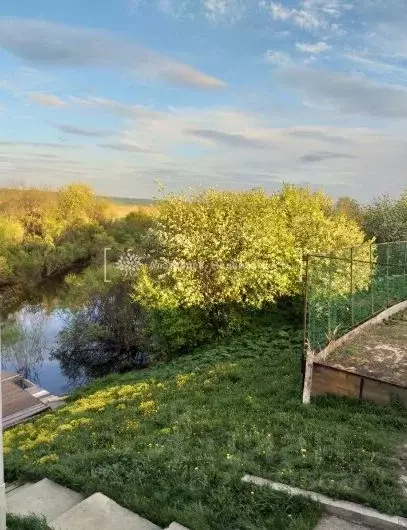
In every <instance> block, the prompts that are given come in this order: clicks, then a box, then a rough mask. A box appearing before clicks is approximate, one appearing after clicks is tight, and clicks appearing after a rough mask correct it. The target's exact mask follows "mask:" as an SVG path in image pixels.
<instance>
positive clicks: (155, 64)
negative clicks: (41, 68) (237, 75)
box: [0, 17, 225, 90]
mask: <svg viewBox="0 0 407 530" xmlns="http://www.w3.org/2000/svg"><path fill="white" fill-rule="evenodd" d="M0 48H3V49H5V50H7V51H8V52H9V53H11V54H13V55H15V56H17V57H20V58H21V59H24V60H26V61H29V62H31V63H34V64H37V65H40V64H42V65H47V66H54V67H70V68H78V67H84V66H87V67H109V68H113V67H114V68H118V67H122V68H128V69H129V70H133V71H137V72H141V73H142V74H144V75H147V76H151V77H157V78H161V79H163V80H165V81H167V82H168V83H172V84H175V85H182V86H189V87H195V88H200V89H206V90H208V89H219V88H222V87H224V86H225V83H224V82H223V81H221V80H220V79H217V78H215V77H212V76H210V75H207V74H204V73H202V72H200V71H199V70H196V69H195V68H193V67H191V66H188V65H186V64H182V63H179V62H176V61H173V60H172V59H170V58H168V57H165V56H162V55H159V54H158V53H156V52H154V51H152V50H149V49H147V48H143V47H142V46H140V45H137V44H135V43H133V42H131V41H125V40H121V39H119V38H117V37H116V36H115V35H114V34H112V33H110V32H108V31H105V30H97V29H85V28H77V27H71V26H66V25H62V24H57V23H54V22H49V21H46V20H37V19H24V18H13V17H2V18H0Z"/></svg>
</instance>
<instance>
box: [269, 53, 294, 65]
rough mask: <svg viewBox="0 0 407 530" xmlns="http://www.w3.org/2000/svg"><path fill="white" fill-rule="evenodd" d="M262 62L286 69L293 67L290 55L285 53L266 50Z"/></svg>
mask: <svg viewBox="0 0 407 530" xmlns="http://www.w3.org/2000/svg"><path fill="white" fill-rule="evenodd" d="M264 62H266V63H268V64H274V65H276V66H282V67H288V66H293V64H294V62H293V60H292V59H291V57H290V55H288V53H285V52H281V51H275V50H267V51H266V53H265V54H264Z"/></svg>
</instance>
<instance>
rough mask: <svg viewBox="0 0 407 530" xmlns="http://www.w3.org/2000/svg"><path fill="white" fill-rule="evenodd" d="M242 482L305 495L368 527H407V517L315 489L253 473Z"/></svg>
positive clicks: (333, 512)
mask: <svg viewBox="0 0 407 530" xmlns="http://www.w3.org/2000/svg"><path fill="white" fill-rule="evenodd" d="M242 482H247V483H249V484H256V485H257V486H267V487H269V488H271V489H273V490H274V491H281V492H283V493H285V494H287V495H292V496H300V497H305V498H307V499H311V500H313V501H315V502H317V503H319V504H320V505H321V507H322V509H323V510H324V511H325V512H327V513H329V514H330V515H334V516H336V517H338V518H340V519H345V520H346V521H351V522H353V523H358V524H362V525H363V524H364V525H367V526H368V527H369V526H371V527H372V528H376V529H378V530H401V529H403V530H405V529H407V519H405V518H404V517H398V516H392V515H387V514H384V513H380V512H378V511H377V510H373V509H372V508H367V507H366V506H362V505H361V504H356V503H355V502H348V501H337V500H335V499H331V498H330V497H327V496H326V495H321V494H320V493H315V492H314V491H306V490H302V489H300V488H294V487H292V486H288V485H287V484H281V483H279V482H273V481H272V480H267V479H264V478H261V477H255V476H253V475H245V476H244V477H243V478H242Z"/></svg>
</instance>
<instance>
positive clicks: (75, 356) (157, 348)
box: [56, 186, 365, 375]
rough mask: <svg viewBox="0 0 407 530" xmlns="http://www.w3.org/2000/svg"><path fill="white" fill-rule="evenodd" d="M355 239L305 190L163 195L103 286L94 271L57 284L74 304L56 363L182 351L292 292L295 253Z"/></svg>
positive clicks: (116, 364)
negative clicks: (66, 287)
mask: <svg viewBox="0 0 407 530" xmlns="http://www.w3.org/2000/svg"><path fill="white" fill-rule="evenodd" d="M364 239H365V235H364V233H363V231H362V229H361V228H360V226H359V225H358V223H357V222H356V221H355V220H353V219H350V218H349V217H348V216H347V215H345V214H344V213H343V212H339V211H337V209H336V206H335V204H334V203H333V202H332V201H331V200H330V199H329V197H327V196H326V195H325V194H323V193H313V192H311V191H310V190H309V189H304V188H297V187H295V186H285V187H284V188H283V189H282V190H281V191H280V192H279V193H275V194H273V195H267V194H266V193H265V192H264V191H262V190H253V191H248V192H226V191H214V190H208V191H205V192H202V193H198V194H196V195H192V196H183V195H170V196H168V197H166V198H165V199H164V200H162V201H161V202H160V203H159V204H158V205H157V208H156V212H155V215H154V217H153V218H151V220H150V222H149V223H147V224H146V226H144V227H141V232H140V238H139V240H138V244H137V245H136V246H135V248H133V250H132V252H130V253H129V252H126V253H125V254H124V256H122V257H120V254H116V255H115V256H114V258H113V257H112V261H111V264H110V267H109V269H108V276H109V280H110V281H111V283H105V282H103V275H104V272H105V271H102V270H101V268H100V267H98V266H91V267H89V268H87V269H86V271H84V272H83V273H81V274H76V275H75V274H72V275H70V276H69V277H68V278H67V283H68V285H69V297H70V303H71V304H78V305H81V308H78V311H77V312H76V313H75V316H74V317H73V318H72V321H71V322H70V325H69V326H68V327H67V328H66V329H65V331H64V332H63V333H62V334H61V336H60V341H59V347H58V351H57V352H56V357H57V358H58V359H59V360H60V361H61V362H62V364H63V366H64V367H65V370H66V371H67V372H68V373H69V374H71V375H74V374H75V373H77V371H78V369H79V368H78V367H80V369H81V370H85V372H86V373H88V374H91V375H95V374H99V373H106V372H108V371H109V370H111V369H112V367H113V369H116V370H126V369H128V368H130V367H132V366H142V365H144V364H145V363H146V362H147V359H151V358H154V357H155V358H157V357H159V358H168V357H171V356H173V355H179V354H183V353H187V352H188V351H190V350H191V348H194V347H196V346H197V345H199V344H202V343H204V342H206V341H211V340H214V339H216V338H217V337H219V336H224V335H227V334H230V333H234V332H236V331H238V330H241V329H242V328H244V327H245V326H247V325H249V324H250V322H253V320H255V319H258V318H259V317H260V316H261V315H262V314H264V313H267V312H268V311H269V309H271V308H273V307H275V304H276V303H278V302H280V303H281V301H282V300H285V301H287V300H292V299H294V298H295V297H296V296H298V295H299V294H300V293H301V290H302V286H301V281H302V276H301V273H302V257H303V255H304V254H305V253H307V252H310V251H323V250H326V249H327V248H331V249H339V248H342V247H344V246H349V245H358V244H361V243H362V242H363V241H364ZM118 264H119V265H120V267H118V266H117V265H118ZM84 360H86V362H85V363H84Z"/></svg>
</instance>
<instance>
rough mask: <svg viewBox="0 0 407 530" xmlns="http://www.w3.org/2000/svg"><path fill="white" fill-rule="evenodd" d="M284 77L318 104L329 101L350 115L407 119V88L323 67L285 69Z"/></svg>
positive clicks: (284, 79) (282, 75)
mask: <svg viewBox="0 0 407 530" xmlns="http://www.w3.org/2000/svg"><path fill="white" fill-rule="evenodd" d="M280 76H281V79H282V80H283V81H284V82H285V83H287V84H289V85H291V86H292V87H293V88H294V89H297V90H301V91H303V92H305V93H306V94H307V95H308V96H309V97H313V98H315V99H316V100H317V101H318V102H319V103H320V102H321V98H322V99H326V100H328V101H329V102H330V103H332V104H333V105H334V106H335V108H337V109H338V110H340V111H342V112H346V113H349V114H359V115H363V114H364V115H367V116H373V117H381V118H393V119H394V118H395V119H407V89H405V88H403V87H400V86H397V85H389V84H384V83H383V84H382V83H375V82H373V81H370V80H369V79H366V78H365V77H353V76H350V75H347V74H342V73H337V72H331V71H321V70H293V69H292V70H285V71H283V72H281V74H280Z"/></svg>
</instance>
